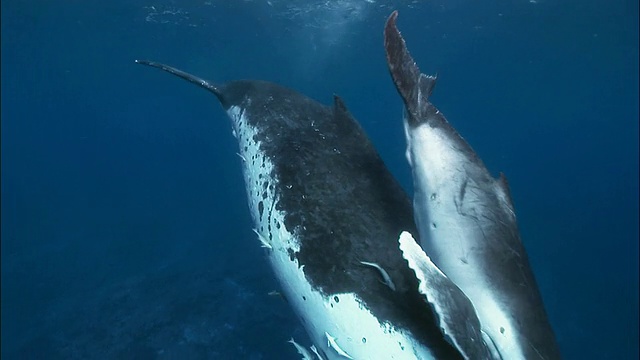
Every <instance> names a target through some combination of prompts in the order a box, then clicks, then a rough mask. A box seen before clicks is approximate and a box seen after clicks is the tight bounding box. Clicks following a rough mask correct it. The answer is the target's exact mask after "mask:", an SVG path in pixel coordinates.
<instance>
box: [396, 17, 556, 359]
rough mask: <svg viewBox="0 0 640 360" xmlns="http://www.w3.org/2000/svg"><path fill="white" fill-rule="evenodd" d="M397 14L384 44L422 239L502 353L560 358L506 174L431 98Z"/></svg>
mask: <svg viewBox="0 0 640 360" xmlns="http://www.w3.org/2000/svg"><path fill="white" fill-rule="evenodd" d="M397 16H398V14H397V12H393V14H392V15H391V16H390V17H389V19H388V20H387V23H386V26H385V30H384V44H385V51H386V56H387V64H388V67H389V71H390V74H391V77H392V79H393V82H394V84H395V86H396V89H397V91H398V92H399V94H400V96H401V97H402V100H403V102H404V108H405V109H404V110H405V111H404V128H405V135H406V142H407V151H406V157H407V160H408V162H409V164H410V166H411V169H412V174H413V184H414V195H413V208H414V216H415V220H416V225H417V227H418V230H419V234H420V238H421V245H422V247H423V248H424V250H425V251H426V253H427V254H428V255H429V256H430V258H431V259H432V260H433V262H434V264H435V265H436V266H437V267H438V268H439V269H440V270H442V272H444V274H445V275H446V276H447V277H448V278H449V279H451V280H452V281H453V282H454V283H455V284H456V285H457V286H458V287H459V288H460V289H461V290H462V291H463V292H464V293H465V294H466V295H467V297H468V298H469V299H470V300H471V302H472V303H473V305H474V308H475V310H476V312H477V315H478V317H479V319H480V322H481V328H482V332H483V335H484V338H485V341H486V342H487V343H489V344H492V345H494V346H495V349H497V353H499V356H500V357H501V358H502V359H509V360H512V359H558V358H560V353H559V350H558V346H557V344H556V341H555V338H554V334H553V331H552V328H551V326H550V324H549V322H548V320H547V315H546V312H545V310H544V307H543V303H542V298H541V296H540V293H539V290H538V288H537V285H536V282H535V279H534V275H533V273H532V271H531V269H530V267H529V262H528V259H527V254H526V252H525V249H524V246H523V245H522V242H521V240H520V235H519V231H518V227H517V222H516V216H515V211H514V207H513V203H512V200H511V195H510V192H509V187H508V185H507V180H506V178H505V176H504V175H503V174H500V176H499V177H498V178H497V179H495V178H493V177H492V176H491V174H490V173H489V171H488V170H487V168H486V167H485V165H484V164H483V162H482V160H481V159H480V158H479V157H478V155H477V154H476V153H475V152H474V150H473V149H472V148H471V146H470V145H469V144H468V143H467V142H466V141H465V140H464V139H463V138H462V137H461V136H460V135H459V134H458V133H457V132H456V130H455V129H454V128H453V127H452V126H451V124H450V123H449V122H448V121H447V120H446V118H445V117H444V115H443V114H442V113H441V112H440V111H439V110H438V109H437V108H436V107H435V106H434V105H433V104H432V103H431V102H430V100H429V97H430V96H431V93H432V91H433V88H434V86H435V83H436V77H435V76H429V75H425V74H423V73H421V72H420V70H419V68H418V66H417V65H416V63H415V61H414V60H413V58H412V57H411V55H410V54H409V51H408V50H407V47H406V44H405V41H404V39H403V37H402V36H401V34H400V32H399V31H398V28H397V26H396V19H397ZM493 356H494V357H495V356H496V354H495V352H494V355H493Z"/></svg>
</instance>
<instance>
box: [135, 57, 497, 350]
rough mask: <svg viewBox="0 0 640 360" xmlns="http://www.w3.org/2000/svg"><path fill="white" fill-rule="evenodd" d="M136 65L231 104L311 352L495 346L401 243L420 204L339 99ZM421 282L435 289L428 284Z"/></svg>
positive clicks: (260, 224)
mask: <svg viewBox="0 0 640 360" xmlns="http://www.w3.org/2000/svg"><path fill="white" fill-rule="evenodd" d="M136 62H137V63H139V64H142V65H147V66H151V67H155V68H159V69H162V70H164V71H166V72H169V73H171V74H173V75H176V76H178V77H180V78H182V79H185V80H187V81H189V82H191V83H194V84H196V85H198V86H200V87H202V88H204V89H206V90H208V91H210V92H212V93H213V94H214V95H215V96H216V97H217V99H218V100H219V102H220V103H221V105H222V107H223V109H224V110H225V111H226V113H227V115H228V117H229V118H230V120H231V125H232V130H233V134H234V135H235V137H236V139H237V141H238V145H239V155H240V156H239V158H240V159H241V161H242V167H243V174H244V181H245V185H246V193H247V198H248V203H249V210H250V214H251V217H252V220H253V224H254V226H255V229H254V231H255V232H256V234H257V236H258V241H256V242H255V246H262V247H263V248H264V252H265V254H266V257H267V258H268V261H269V263H270V265H271V268H272V269H273V271H274V273H275V276H276V278H277V279H278V281H279V283H280V285H281V287H282V292H281V293H282V294H283V296H284V297H285V298H286V300H287V302H288V303H289V304H290V305H291V306H292V308H293V310H294V312H295V313H296V315H297V316H298V317H299V319H300V321H301V323H302V325H303V326H304V328H305V330H306V331H307V333H308V334H309V337H310V339H311V340H312V342H313V344H314V346H312V347H311V350H312V353H314V354H319V355H320V356H321V357H322V358H323V359H349V358H353V359H373V358H377V359H463V358H470V356H469V355H468V354H475V353H484V352H486V349H485V348H484V346H483V345H478V344H482V343H483V342H482V341H479V342H473V340H474V339H480V338H481V337H482V335H481V334H480V332H479V320H478V319H477V317H475V313H474V311H473V307H472V305H471V303H470V301H469V300H468V299H467V298H466V297H465V296H464V294H462V292H461V291H460V290H459V289H458V288H457V287H456V286H455V285H454V284H453V283H452V282H451V281H450V280H449V279H448V278H446V276H444V274H442V273H439V272H437V271H428V270H429V269H428V268H427V269H426V271H425V270H424V269H423V267H421V264H425V263H427V264H428V259H426V260H425V257H424V256H421V254H420V253H417V254H414V253H413V252H412V251H413V248H411V247H410V245H411V242H410V241H409V243H408V244H409V246H408V247H406V249H407V250H405V251H404V252H403V251H401V250H400V248H399V246H398V239H399V237H400V235H401V234H404V232H406V233H407V234H409V233H410V234H413V235H414V236H416V237H417V236H418V231H417V228H416V226H415V223H414V220H413V210H412V206H411V201H410V199H409V198H408V196H407V195H406V193H405V192H404V191H403V190H402V188H401V187H400V186H399V184H398V183H397V181H396V180H395V179H394V178H393V176H392V175H391V174H390V173H389V171H388V170H387V168H386V166H385V164H384V163H383V161H382V160H381V158H380V156H379V155H378V153H377V151H376V150H375V148H374V146H373V144H372V143H371V141H370V140H369V139H368V137H367V135H366V134H365V132H364V131H363V129H362V128H361V126H360V125H359V123H358V122H357V121H356V119H355V118H354V117H353V116H352V115H351V114H350V113H349V111H348V110H347V108H346V106H345V104H344V102H343V101H342V100H341V99H340V98H339V97H337V96H334V102H333V106H325V105H322V104H320V103H319V102H317V101H315V100H313V99H311V98H308V97H306V96H304V95H302V94H300V93H298V92H296V91H294V90H291V89H288V88H285V87H283V86H280V85H278V84H274V83H271V82H266V81H257V80H239V81H232V82H229V83H226V84H214V83H212V82H209V81H206V80H203V79H201V78H198V77H196V76H193V75H191V74H188V73H186V72H183V71H181V70H178V69H175V68H173V67H170V66H167V65H164V64H160V63H156V62H151V61H146V60H137V61H136ZM408 257H409V258H410V259H412V260H411V261H408V260H407V258H408ZM416 259H417V260H416ZM382 279H384V281H383V280H382ZM421 283H429V284H433V287H432V288H430V289H429V290H419V289H420V284H421ZM390 284H393V285H390ZM439 294H441V295H443V296H438V295H439ZM434 295H435V296H434ZM452 299H453V300H455V301H454V302H453V304H452V305H450V306H445V305H446V304H445V303H444V301H450V300H452ZM436 305H438V306H436ZM434 309H440V310H439V311H440V313H438V310H434ZM469 319H470V320H469ZM467 321H468V324H467V323H466V322H467ZM456 324H459V325H461V326H456ZM465 339H466V340H465ZM480 340H481V339H480ZM300 346H302V345H300ZM297 349H299V350H300V349H301V348H297ZM300 351H301V352H303V351H302V350H300ZM304 353H305V356H307V357H308V356H311V355H307V353H308V351H306V350H305V351H304Z"/></svg>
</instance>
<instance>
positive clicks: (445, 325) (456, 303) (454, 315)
mask: <svg viewBox="0 0 640 360" xmlns="http://www.w3.org/2000/svg"><path fill="white" fill-rule="evenodd" d="M399 243H400V250H401V251H402V256H403V257H404V259H405V260H407V262H408V263H409V268H411V270H413V271H414V272H415V274H416V277H417V278H418V282H419V291H420V293H421V294H422V295H424V297H425V299H426V301H427V302H428V303H429V304H430V305H431V308H432V309H433V311H434V313H435V314H436V317H437V319H438V321H439V324H438V325H439V326H440V329H441V331H442V333H443V335H444V336H445V338H446V339H447V341H449V342H450V343H451V344H452V345H453V346H454V347H455V348H456V349H458V351H459V352H460V354H461V355H462V356H463V357H464V358H465V359H488V358H490V355H489V351H488V349H487V346H486V344H485V343H484V341H483V337H482V332H481V327H480V320H478V316H477V315H476V311H475V308H474V307H473V304H472V303H471V300H469V298H467V296H466V295H465V294H464V293H463V292H462V290H460V288H458V287H457V286H456V285H455V284H454V283H453V282H452V281H451V280H450V279H449V278H448V277H447V276H446V275H445V274H444V273H443V272H442V271H440V269H438V267H437V266H436V265H435V264H434V263H433V262H432V261H431V259H430V258H429V256H427V254H426V253H425V252H424V251H423V250H422V248H421V247H420V245H418V243H416V241H415V239H414V238H413V236H411V234H409V233H408V232H406V231H403V232H402V234H400V239H399Z"/></svg>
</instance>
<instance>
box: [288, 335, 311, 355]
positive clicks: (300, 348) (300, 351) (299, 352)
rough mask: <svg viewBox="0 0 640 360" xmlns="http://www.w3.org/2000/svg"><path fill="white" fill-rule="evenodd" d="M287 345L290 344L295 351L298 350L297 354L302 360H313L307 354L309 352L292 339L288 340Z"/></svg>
mask: <svg viewBox="0 0 640 360" xmlns="http://www.w3.org/2000/svg"><path fill="white" fill-rule="evenodd" d="M288 343H291V344H293V346H295V347H296V350H298V354H300V355H302V360H313V355H311V353H309V350H307V349H306V348H305V347H304V346H302V345H300V344H298V343H297V342H296V341H295V340H293V338H291V339H289V341H288Z"/></svg>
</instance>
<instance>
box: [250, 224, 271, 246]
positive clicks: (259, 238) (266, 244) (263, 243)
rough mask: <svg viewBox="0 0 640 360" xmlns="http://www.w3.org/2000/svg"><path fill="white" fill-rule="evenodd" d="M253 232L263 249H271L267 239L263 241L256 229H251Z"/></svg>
mask: <svg viewBox="0 0 640 360" xmlns="http://www.w3.org/2000/svg"><path fill="white" fill-rule="evenodd" d="M253 232H254V233H256V235H258V240H260V242H261V243H262V247H263V248H267V249H272V247H271V244H269V242H268V241H267V239H265V238H264V236H262V234H260V233H259V232H258V230H257V229H253Z"/></svg>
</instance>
